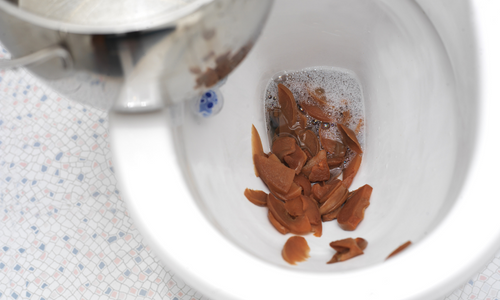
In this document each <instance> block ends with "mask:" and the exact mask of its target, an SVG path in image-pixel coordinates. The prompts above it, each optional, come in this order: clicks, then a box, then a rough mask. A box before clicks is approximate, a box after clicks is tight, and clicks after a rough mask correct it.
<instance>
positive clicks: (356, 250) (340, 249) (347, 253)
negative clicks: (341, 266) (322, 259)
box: [327, 238, 368, 264]
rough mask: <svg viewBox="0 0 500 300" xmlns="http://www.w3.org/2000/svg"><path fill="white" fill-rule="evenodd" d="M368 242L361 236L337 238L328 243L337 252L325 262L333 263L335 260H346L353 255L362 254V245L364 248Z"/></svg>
mask: <svg viewBox="0 0 500 300" xmlns="http://www.w3.org/2000/svg"><path fill="white" fill-rule="evenodd" d="M367 245H368V242H367V241H366V240H364V239H362V238H356V239H353V238H347V239H343V240H338V241H334V242H331V243H330V247H332V248H333V249H334V250H335V251H337V253H335V255H333V257H332V259H331V260H330V261H329V262H327V264H333V263H336V262H341V261H346V260H348V259H351V258H353V257H356V256H358V255H361V254H363V250H364V249H362V247H364V248H366V246H367Z"/></svg>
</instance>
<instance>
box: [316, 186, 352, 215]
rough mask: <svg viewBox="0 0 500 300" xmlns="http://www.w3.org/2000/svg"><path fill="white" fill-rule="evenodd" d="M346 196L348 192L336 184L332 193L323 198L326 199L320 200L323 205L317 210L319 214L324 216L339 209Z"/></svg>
mask: <svg viewBox="0 0 500 300" xmlns="http://www.w3.org/2000/svg"><path fill="white" fill-rule="evenodd" d="M348 194H349V191H348V190H347V188H346V187H345V186H344V185H343V184H337V186H336V187H335V188H334V189H333V191H332V192H330V194H329V195H327V196H326V197H325V198H326V199H325V200H323V199H322V200H321V201H323V202H322V203H323V204H322V205H321V206H320V208H319V212H320V214H321V215H324V214H327V213H330V212H332V211H334V210H336V209H337V208H339V207H341V206H342V204H344V202H345V201H346V199H347V195H348Z"/></svg>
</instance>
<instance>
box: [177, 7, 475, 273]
mask: <svg viewBox="0 0 500 300" xmlns="http://www.w3.org/2000/svg"><path fill="white" fill-rule="evenodd" d="M285 6H286V9H284V7H285ZM314 66H332V67H340V68H344V69H348V70H351V71H352V72H354V74H356V76H357V78H358V80H359V82H360V83H361V87H362V89H363V95H364V101H365V126H366V133H365V150H364V151H365V153H364V156H363V162H362V165H361V168H360V170H359V173H358V175H357V177H356V179H355V181H354V182H353V185H352V188H357V187H359V186H361V185H363V184H366V183H368V184H370V185H371V186H372V187H373V188H374V190H373V194H372V197H371V205H370V206H369V207H368V208H367V210H366V212H365V219H364V220H363V222H362V223H361V224H360V225H359V227H358V228H357V229H356V230H355V231H353V232H348V231H343V230H342V229H340V228H339V227H338V225H337V223H336V222H335V221H333V222H327V223H323V236H322V237H321V238H317V237H314V236H312V235H308V236H306V239H307V241H308V243H309V245H310V247H311V253H310V255H311V258H310V259H309V260H308V261H307V262H305V263H302V264H299V265H298V266H293V268H294V269H296V270H307V271H323V272H338V271H344V270H348V269H355V268H361V267H366V266H369V265H373V264H376V263H379V262H382V261H383V260H384V259H385V258H386V257H387V255H388V254H389V253H390V252H391V251H392V250H394V249H395V248H397V247H398V246H399V245H401V244H403V243H404V242H406V241H408V240H411V241H413V242H418V241H419V240H421V239H422V238H424V237H425V236H426V235H427V234H428V233H429V232H431V231H432V230H433V229H434V228H435V226H436V225H437V224H439V221H440V220H442V219H443V218H444V217H445V216H446V214H447V213H448V212H449V210H450V208H451V207H452V205H453V202H454V200H455V199H456V196H457V194H458V193H459V191H460V186H461V183H462V181H463V179H464V178H465V174H466V172H467V165H468V161H469V153H470V151H469V150H470V148H471V147H472V145H471V143H470V141H471V140H473V131H472V130H471V129H469V128H468V127H467V124H470V123H473V121H474V114H467V111H468V109H469V108H470V106H473V105H474V104H473V103H472V104H470V103H469V104H468V103H467V102H466V101H464V100H463V99H462V97H463V93H461V92H460V89H461V88H463V87H461V86H460V85H459V84H458V83H457V78H458V77H457V72H461V71H462V70H461V69H457V68H456V67H455V64H454V60H453V58H450V56H449V51H447V48H446V44H445V42H443V39H442V38H441V37H440V35H439V33H438V31H436V28H435V27H434V26H433V23H432V22H431V20H430V19H429V17H428V15H426V14H425V13H424V11H423V10H422V8H421V7H420V6H419V5H418V4H417V3H416V2H413V1H370V0H335V1H331V0H317V1H311V2H310V1H308V2H304V1H282V2H280V1H278V2H277V3H275V7H274V9H273V12H272V13H271V15H270V18H269V20H268V23H267V25H266V27H265V30H264V32H263V34H262V36H261V38H260V39H259V40H258V42H257V43H256V44H255V47H254V49H253V50H252V51H251V53H250V54H249V56H248V57H247V58H246V60H245V61H244V62H243V63H242V64H241V65H240V66H239V67H238V68H237V70H236V71H235V72H234V73H233V74H231V75H230V76H229V78H228V80H227V82H226V83H225V85H224V86H223V87H222V88H221V91H222V93H223V94H224V97H225V107H224V108H223V109H222V111H221V113H220V114H219V115H217V116H214V117H212V118H207V119H204V118H200V117H199V116H196V115H194V114H193V113H192V112H191V110H190V108H189V106H188V105H186V107H185V109H184V112H183V114H182V116H183V119H182V120H181V121H182V122H180V125H178V126H177V127H175V128H174V131H175V136H176V145H177V152H178V155H179V159H180V161H181V164H182V167H183V169H184V172H185V175H186V178H187V180H188V182H189V184H190V187H191V191H192V193H193V195H194V198H195V200H196V201H197V204H198V206H199V208H200V209H201V210H202V211H203V212H204V214H205V216H206V217H207V218H208V219H209V220H210V221H211V223H212V224H213V225H214V226H215V227H216V228H218V229H219V231H220V232H221V233H223V234H224V235H225V236H226V237H227V238H228V239H230V240H231V241H233V242H234V243H235V244H237V245H238V246H240V247H241V248H242V249H244V250H246V251H247V252H249V253H251V254H253V255H255V256H257V257H259V258H261V259H263V260H265V261H268V262H271V263H273V264H277V265H280V266H283V267H287V268H291V266H289V265H288V264H287V263H286V262H284V261H283V259H282V258H281V249H282V247H283V244H284V243H285V241H286V240H287V239H288V237H289V236H290V235H281V234H280V233H278V232H277V231H276V230H275V229H274V228H273V227H272V225H271V224H270V223H269V221H268V219H267V210H266V209H264V208H260V207H257V206H254V205H253V204H251V203H250V202H248V201H247V200H246V199H245V197H244V196H243V191H244V190H245V188H252V189H261V190H264V191H267V188H266V187H265V186H264V184H263V183H262V181H261V180H260V179H259V178H256V177H255V175H254V171H253V163H252V156H251V142H250V129H251V125H252V124H254V125H255V126H256V128H257V130H258V131H259V132H260V134H261V137H263V141H264V150H265V151H268V150H269V149H270V148H269V143H268V142H267V138H264V137H266V124H265V116H264V102H263V101H264V96H265V94H264V91H265V88H266V85H267V83H268V81H269V80H270V78H271V76H272V75H273V74H276V73H277V72H280V71H283V70H299V69H302V68H306V67H314ZM472 109H473V107H472ZM347 237H353V238H355V237H362V238H364V239H366V240H367V241H368V243H369V244H368V248H367V249H366V251H365V254H364V255H363V256H360V257H357V258H356V259H352V260H350V261H347V262H345V263H341V264H334V265H326V262H327V261H328V260H329V259H330V258H331V256H332V255H333V253H334V251H333V250H332V249H331V248H330V247H329V246H328V244H329V243H330V242H331V241H334V240H338V239H342V238H347Z"/></svg>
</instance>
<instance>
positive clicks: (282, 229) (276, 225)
mask: <svg viewBox="0 0 500 300" xmlns="http://www.w3.org/2000/svg"><path fill="white" fill-rule="evenodd" d="M267 217H268V218H269V222H271V224H272V225H273V226H274V228H276V230H278V232H279V233H281V234H287V233H289V232H290V231H289V230H288V229H287V228H286V227H285V226H283V225H281V223H280V222H278V221H277V220H276V218H275V217H274V216H273V214H272V213H271V211H270V210H268V211H267Z"/></svg>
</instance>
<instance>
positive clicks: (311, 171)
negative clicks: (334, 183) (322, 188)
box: [302, 150, 330, 182]
mask: <svg viewBox="0 0 500 300" xmlns="http://www.w3.org/2000/svg"><path fill="white" fill-rule="evenodd" d="M302 173H303V174H304V175H306V177H307V178H308V179H309V181H311V182H317V181H326V180H328V179H330V169H329V168H328V162H327V160H326V151H325V150H321V151H319V152H318V154H316V156H314V157H313V158H311V159H310V160H309V161H308V162H307V163H306V165H305V166H304V167H303V168H302Z"/></svg>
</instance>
